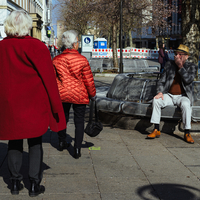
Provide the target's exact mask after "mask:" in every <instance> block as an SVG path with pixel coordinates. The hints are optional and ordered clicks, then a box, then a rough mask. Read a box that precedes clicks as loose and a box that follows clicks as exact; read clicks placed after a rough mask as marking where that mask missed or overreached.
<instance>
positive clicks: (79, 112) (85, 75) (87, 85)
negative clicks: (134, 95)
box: [53, 30, 96, 159]
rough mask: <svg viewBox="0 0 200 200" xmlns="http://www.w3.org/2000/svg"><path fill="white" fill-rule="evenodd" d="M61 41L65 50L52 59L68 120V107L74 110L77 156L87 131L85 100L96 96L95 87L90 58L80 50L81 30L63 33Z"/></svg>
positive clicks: (62, 145)
mask: <svg viewBox="0 0 200 200" xmlns="http://www.w3.org/2000/svg"><path fill="white" fill-rule="evenodd" d="M62 42H63V44H64V46H65V50H64V51H63V53H62V54H60V55H58V56H56V57H55V58H54V59H53V65H54V68H55V73H56V80H57V84H58V89H59V92H60V97H61V101H62V103H63V108H64V112H65V117H66V123H67V122H68V121H69V110H70V107H71V105H72V107H73V110H74V124H75V142H74V158H76V159H77V158H79V157H80V156H81V144H82V141H83V135H84V117H85V109H86V104H88V103H89V101H90V99H91V100H95V97H96V89H95V84H94V79H93V75H92V72H91V69H90V65H89V63H88V61H87V59H86V58H85V57H84V56H82V55H81V54H79V52H78V51H77V50H78V46H79V41H78V34H77V32H76V31H74V30H69V31H66V32H64V33H63V35H62ZM58 137H59V149H60V150H61V151H62V150H63V149H64V148H66V147H68V146H69V144H68V143H67V142H66V129H64V130H62V131H59V132H58Z"/></svg>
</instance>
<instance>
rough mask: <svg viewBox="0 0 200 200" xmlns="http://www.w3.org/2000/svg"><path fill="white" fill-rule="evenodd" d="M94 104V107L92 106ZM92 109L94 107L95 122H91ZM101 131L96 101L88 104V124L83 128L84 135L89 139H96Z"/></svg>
mask: <svg viewBox="0 0 200 200" xmlns="http://www.w3.org/2000/svg"><path fill="white" fill-rule="evenodd" d="M94 104H95V105H94ZM93 107H95V121H93ZM102 130H103V125H102V123H101V122H100V121H99V120H98V113H97V105H96V100H95V101H91V102H90V115H89V122H88V124H87V126H86V128H85V130H84V131H85V133H86V134H87V135H89V136H90V137H96V136H97V135H99V133H100V132H101V131H102Z"/></svg>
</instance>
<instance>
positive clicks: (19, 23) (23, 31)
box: [4, 10, 33, 36]
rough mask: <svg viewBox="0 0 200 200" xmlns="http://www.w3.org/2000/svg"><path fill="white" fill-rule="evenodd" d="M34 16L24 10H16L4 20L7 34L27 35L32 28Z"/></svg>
mask: <svg viewBox="0 0 200 200" xmlns="http://www.w3.org/2000/svg"><path fill="white" fill-rule="evenodd" d="M32 22H33V20H32V18H31V17H30V16H29V15H28V14H27V13H26V12H25V11H24V10H15V11H12V12H11V13H10V15H8V17H7V18H6V20H5V21H4V30H5V33H6V35H17V36H25V35H28V34H29V31H30V30H31V28H32Z"/></svg>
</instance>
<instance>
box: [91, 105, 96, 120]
mask: <svg viewBox="0 0 200 200" xmlns="http://www.w3.org/2000/svg"><path fill="white" fill-rule="evenodd" d="M93 105H94V103H93V101H90V115H89V122H92V118H93ZM95 105H96V104H95Z"/></svg>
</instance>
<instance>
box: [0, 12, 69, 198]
mask: <svg viewBox="0 0 200 200" xmlns="http://www.w3.org/2000/svg"><path fill="white" fill-rule="evenodd" d="M4 28H5V33H6V34H7V37H6V38H4V39H3V40H2V41H1V42H0V55H1V56H0V65H1V67H0V80H1V84H0V97H1V98H0V110H1V112H0V140H9V142H8V168H9V171H10V173H11V183H12V187H11V193H12V194H19V190H21V189H23V185H22V184H21V180H22V178H23V177H22V175H21V174H20V173H19V171H20V168H21V165H22V153H23V139H26V138H27V139H28V145H29V179H30V181H31V187H30V189H29V195H30V196H37V195H38V194H40V193H42V192H44V187H43V186H41V185H40V182H41V178H42V171H41V165H42V157H43V150H42V135H43V134H45V133H46V132H47V130H48V127H50V128H51V129H52V130H53V131H55V132H57V131H59V130H62V129H64V128H65V127H66V123H65V116H64V112H63V107H62V103H61V100H60V96H59V92H58V88H57V83H56V79H55V74H54V69H53V65H52V62H51V57H50V53H49V50H48V49H47V47H46V46H45V44H43V43H42V42H41V41H39V40H38V39H35V38H32V37H30V36H28V33H29V31H30V29H31V28H32V18H31V17H30V16H29V15H28V14H27V13H25V12H24V11H21V10H20V11H13V12H12V13H11V14H10V15H9V16H8V17H7V18H6V20H5V22H4Z"/></svg>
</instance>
